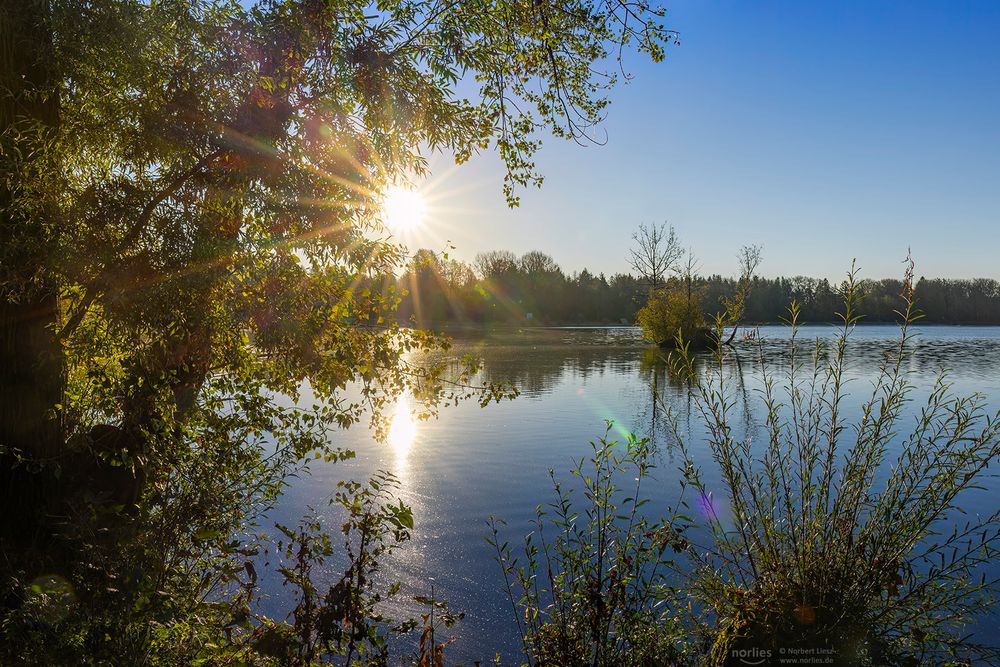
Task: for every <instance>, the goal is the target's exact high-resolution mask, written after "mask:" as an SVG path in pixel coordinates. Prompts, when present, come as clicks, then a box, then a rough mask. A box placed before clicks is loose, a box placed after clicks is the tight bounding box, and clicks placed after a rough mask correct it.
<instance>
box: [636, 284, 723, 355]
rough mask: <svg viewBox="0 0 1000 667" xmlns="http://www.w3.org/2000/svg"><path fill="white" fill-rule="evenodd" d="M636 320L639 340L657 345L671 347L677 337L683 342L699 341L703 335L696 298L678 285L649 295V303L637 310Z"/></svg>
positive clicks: (704, 334)
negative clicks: (639, 333) (640, 335)
mask: <svg viewBox="0 0 1000 667" xmlns="http://www.w3.org/2000/svg"><path fill="white" fill-rule="evenodd" d="M638 321H639V326H640V327H642V337H643V339H645V340H648V341H650V342H653V343H656V344H657V345H671V344H673V342H674V341H675V340H676V339H677V337H678V335H680V336H681V337H682V338H683V339H684V340H686V341H701V340H702V339H704V338H705V337H706V334H707V331H705V318H704V316H703V315H702V312H701V305H700V304H699V302H698V296H697V295H696V294H693V293H691V292H689V291H686V290H685V289H682V288H681V287H678V286H672V287H662V288H660V289H658V290H655V291H654V292H653V293H652V294H650V296H649V302H648V303H647V304H646V305H645V306H643V307H642V309H641V310H639V314H638ZM699 346H700V345H696V347H699Z"/></svg>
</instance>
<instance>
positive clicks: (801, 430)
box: [681, 263, 1000, 665]
mask: <svg viewBox="0 0 1000 667" xmlns="http://www.w3.org/2000/svg"><path fill="white" fill-rule="evenodd" d="M859 297H860V294H859V289H858V283H857V281H856V272H854V271H853V270H852V272H851V273H850V274H849V275H848V280H847V281H846V282H845V283H844V287H843V298H844V312H843V314H842V316H841V319H842V322H841V325H842V327H841V331H840V333H839V335H838V336H837V337H836V339H835V340H834V341H833V343H832V345H831V346H830V348H829V349H826V348H825V346H824V345H823V344H822V343H821V342H819V341H817V342H815V343H814V344H812V345H807V344H804V343H803V342H802V341H801V339H800V330H799V321H798V319H799V318H798V314H799V310H798V308H797V306H795V304H793V305H792V307H791V308H790V319H789V324H790V326H791V340H790V343H789V349H788V357H787V359H788V365H787V369H786V370H785V371H783V373H782V376H781V378H780V379H779V378H778V377H776V376H775V375H774V374H773V373H772V372H771V371H770V370H769V369H768V368H767V364H765V363H764V360H763V354H762V353H763V347H760V350H761V355H762V358H761V365H762V367H763V368H764V382H763V389H762V391H761V394H762V396H761V398H762V401H763V411H762V417H763V420H762V428H761V429H760V433H761V434H762V435H763V436H764V437H762V438H761V440H762V441H761V442H755V441H754V439H753V437H752V433H746V434H738V433H737V429H735V428H734V426H733V424H734V420H733V419H732V417H731V412H732V410H733V408H734V407H735V405H736V400H737V399H736V396H735V393H736V392H734V389H733V387H731V386H730V382H729V381H728V380H727V379H726V375H725V374H724V373H722V372H721V371H722V368H723V365H724V363H725V362H726V358H725V357H726V354H727V351H726V349H725V348H724V347H721V346H720V348H719V349H718V350H717V351H716V352H715V363H714V364H712V366H713V368H712V369H710V370H709V371H708V372H706V373H704V374H703V375H702V376H701V378H700V382H698V383H697V384H696V386H695V388H694V393H695V397H696V401H695V404H696V405H697V409H698V411H699V413H700V416H701V418H702V419H703V421H704V424H705V426H706V427H707V432H708V438H707V443H706V444H707V447H708V449H709V451H710V452H711V455H712V458H713V459H714V462H715V464H716V465H717V466H718V470H719V473H720V475H721V486H722V488H721V489H709V488H708V487H707V485H706V483H705V481H704V480H705V477H704V476H703V473H702V471H701V470H700V469H699V468H698V467H697V466H696V465H695V463H694V461H693V460H692V458H691V455H690V452H688V454H687V459H688V465H687V473H686V478H687V482H688V483H689V484H691V485H692V486H693V487H694V488H695V489H696V490H697V492H698V493H699V495H700V497H701V498H702V499H703V504H704V505H705V507H703V509H704V510H705V511H704V519H705V526H704V527H705V528H706V529H707V530H708V531H709V532H710V533H711V540H710V544H708V545H707V546H705V547H704V548H700V549H699V548H693V549H691V550H689V555H690V556H691V558H692V561H693V569H692V572H691V573H690V582H691V583H690V585H689V592H690V594H691V595H692V596H693V597H694V598H695V599H696V600H698V601H699V602H700V603H701V605H703V608H704V609H705V611H706V618H707V619H709V622H710V623H711V624H712V626H713V627H712V632H713V635H714V641H713V643H712V647H711V650H710V656H709V659H710V660H709V662H710V663H711V664H726V663H727V662H729V663H732V662H733V661H734V658H737V657H747V658H748V659H752V660H756V659H762V660H763V659H769V658H770V659H777V658H778V657H779V656H781V655H793V656H807V655H808V656H815V657H817V658H820V659H822V660H827V659H829V661H830V662H832V663H834V664H875V665H910V664H944V663H948V662H951V663H952V664H965V663H966V662H967V661H969V660H972V659H992V660H995V659H996V658H997V654H996V651H995V650H992V649H989V648H987V647H984V646H979V645H977V644H976V642H975V641H973V639H972V638H970V637H969V636H967V635H966V634H965V633H967V631H968V630H967V629H968V627H969V623H970V621H971V620H972V619H974V618H975V617H976V616H977V615H978V614H980V613H982V612H984V611H987V610H988V609H989V607H990V605H991V604H992V600H993V595H992V593H993V591H994V590H995V589H996V584H997V583H998V581H997V579H995V578H992V577H987V576H986V575H985V574H983V573H984V572H985V570H986V568H985V567H984V566H986V565H987V564H990V563H991V562H992V563H994V564H995V558H996V556H997V552H998V546H1000V532H998V527H1000V523H998V515H997V514H996V513H993V514H990V515H988V516H967V515H965V513H964V512H963V511H962V508H961V506H960V501H959V498H960V497H965V496H966V495H967V494H968V492H969V491H972V490H973V489H975V488H976V487H977V486H978V483H979V482H980V481H981V479H982V478H983V476H984V474H986V473H987V469H988V467H989V466H990V465H991V464H993V463H995V462H996V461H997V457H998V455H1000V419H998V416H997V415H990V414H988V413H987V412H986V411H985V405H984V403H985V399H984V397H983V396H979V395H975V396H971V397H957V396H955V395H954V394H953V392H952V386H951V384H950V383H949V382H948V379H947V376H946V375H944V374H942V375H941V376H940V377H938V379H937V382H936V383H935V384H934V386H933V388H932V389H931V391H930V393H929V396H928V397H927V399H926V400H925V401H924V402H923V403H922V404H920V405H919V406H917V405H913V401H914V399H913V389H914V386H913V382H912V379H911V373H910V371H909V365H908V363H909V360H910V358H911V353H912V351H913V346H914V340H913V336H914V334H913V330H912V325H913V323H914V322H915V321H917V320H918V318H919V313H918V311H917V310H916V306H915V304H914V301H913V271H912V263H910V264H908V268H907V271H906V276H905V281H904V289H903V293H902V295H901V304H902V305H901V308H900V310H899V311H898V314H899V321H900V332H899V338H898V340H897V342H896V344H895V345H894V346H893V348H892V350H891V351H889V352H888V353H887V354H886V355H885V357H884V359H883V360H882V362H881V365H880V367H879V368H878V372H877V379H876V380H875V381H874V382H873V384H872V387H871V389H870V393H867V392H866V393H865V396H866V398H865V400H864V401H863V403H862V405H861V408H860V413H859V416H858V417H857V419H856V420H848V415H847V410H846V406H845V401H846V400H847V397H848V388H849V387H848V385H849V384H850V382H849V380H848V378H847V370H848V362H849V357H850V350H851V347H850V339H851V336H852V333H853V331H854V328H855V325H856V324H857V323H858V321H859V314H858V313H857V302H858V299H859ZM681 358H682V360H683V361H682V363H685V364H688V365H689V366H690V365H691V364H692V359H691V357H690V355H687V354H686V353H682V354H681ZM911 408H913V409H911ZM914 412H915V413H916V416H915V417H913V413H914ZM852 413H853V410H852ZM907 415H910V416H907ZM724 503H725V504H728V508H724V507H722V505H723V504H724ZM724 510H728V511H724Z"/></svg>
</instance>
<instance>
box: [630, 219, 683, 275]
mask: <svg viewBox="0 0 1000 667" xmlns="http://www.w3.org/2000/svg"><path fill="white" fill-rule="evenodd" d="M632 240H633V241H634V242H635V245H634V246H633V247H632V249H631V250H630V251H629V263H630V264H631V265H632V268H633V269H634V270H635V272H636V273H638V274H639V276H640V277H641V278H642V279H643V280H645V281H646V282H647V283H649V289H650V292H652V291H654V290H656V288H658V287H659V286H660V285H662V284H663V283H665V282H666V275H667V274H668V273H670V272H672V271H676V270H677V269H678V266H677V264H678V262H679V261H680V258H681V257H682V256H683V255H684V249H683V248H682V247H681V242H680V239H678V238H677V232H676V231H675V230H674V227H673V225H671V226H670V227H667V223H665V222H664V223H662V224H660V225H659V226H657V225H647V224H645V223H642V224H640V225H639V229H638V230H637V231H636V232H635V233H634V234H632Z"/></svg>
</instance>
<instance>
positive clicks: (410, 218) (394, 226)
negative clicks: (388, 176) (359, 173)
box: [382, 185, 427, 232]
mask: <svg viewBox="0 0 1000 667" xmlns="http://www.w3.org/2000/svg"><path fill="white" fill-rule="evenodd" d="M426 214H427V204H426V202H424V197H423V195H421V194H420V193H419V192H417V191H416V190H414V189H413V188H410V187H407V186H405V185H393V186H390V187H389V188H388V189H387V190H386V191H385V195H384V196H383V198H382V222H383V223H384V224H385V226H386V227H388V228H389V229H391V230H392V231H394V232H408V231H412V230H414V229H416V228H418V227H419V226H420V225H422V224H423V222H424V216H425V215H426Z"/></svg>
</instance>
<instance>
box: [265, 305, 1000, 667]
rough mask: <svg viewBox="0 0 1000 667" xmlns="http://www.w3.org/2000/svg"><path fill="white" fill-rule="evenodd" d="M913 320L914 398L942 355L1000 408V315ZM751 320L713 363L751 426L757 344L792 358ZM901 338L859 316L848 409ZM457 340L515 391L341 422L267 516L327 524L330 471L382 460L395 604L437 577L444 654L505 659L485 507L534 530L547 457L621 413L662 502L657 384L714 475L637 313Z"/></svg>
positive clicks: (664, 469) (665, 464) (508, 633)
mask: <svg viewBox="0 0 1000 667" xmlns="http://www.w3.org/2000/svg"><path fill="white" fill-rule="evenodd" d="M915 331H916V333H917V335H916V337H915V339H914V340H913V342H912V345H913V354H912V356H911V357H910V359H909V361H908V369H909V371H910V372H911V380H912V382H913V383H914V384H915V390H914V393H913V396H912V397H913V399H914V400H913V402H912V403H910V406H909V408H908V410H910V412H911V413H912V412H913V411H914V410H915V409H916V407H914V406H917V405H919V403H920V401H921V400H922V399H923V398H925V397H926V395H927V393H928V392H929V390H930V388H931V387H932V386H933V383H934V381H935V379H936V378H937V376H938V374H939V373H940V372H941V371H942V370H944V369H948V371H949V377H950V380H951V381H952V382H953V383H954V385H955V390H956V391H957V392H958V393H960V394H970V393H974V392H979V393H982V394H983V395H985V396H986V397H987V401H988V403H989V405H990V407H991V409H993V410H995V409H997V408H1000V327H947V326H925V327H919V328H916V329H915ZM837 332H838V329H836V328H835V327H806V328H803V329H802V330H801V331H800V334H799V336H800V338H801V339H802V341H803V345H804V346H805V347H809V346H810V345H811V344H812V341H813V340H815V339H817V338H818V339H821V340H825V341H832V340H833V338H834V337H835V336H836V334H837ZM758 333H759V336H760V338H761V340H762V341H763V342H762V344H761V345H758V344H756V343H753V342H740V343H738V344H737V346H736V352H737V353H736V354H735V355H732V356H731V357H730V358H729V360H728V361H727V366H726V368H725V369H724V373H725V377H726V378H727V381H729V382H732V383H733V385H734V386H735V387H738V388H739V389H742V390H743V393H742V394H740V395H741V396H742V398H741V400H740V401H739V402H738V403H739V405H738V406H737V407H738V409H737V410H736V411H735V413H734V415H735V417H736V418H737V419H736V420H737V421H740V422H743V423H742V424H740V425H739V427H740V428H742V429H750V430H751V431H752V429H753V428H754V427H755V425H756V424H757V423H758V422H759V420H760V419H761V418H762V417H763V411H762V409H761V405H762V404H761V398H760V396H759V390H760V388H761V386H762V373H761V368H762V367H761V359H763V363H764V364H766V366H767V368H768V369H769V372H771V373H779V374H780V372H781V370H782V369H784V368H785V367H786V365H787V361H788V353H787V350H788V336H789V329H788V328H787V327H778V326H769V327H761V328H760V329H759V330H758ZM898 338H899V332H898V330H897V329H896V327H893V326H888V325H886V326H882V325H871V326H859V327H857V328H856V330H855V331H854V332H853V334H852V337H851V343H850V348H849V354H848V357H849V359H850V364H849V367H848V373H847V375H848V377H849V378H850V383H849V388H850V392H851V397H850V398H849V399H848V401H847V406H848V411H849V412H850V416H851V417H853V416H855V415H856V414H857V410H858V406H859V405H860V403H861V402H862V401H863V400H864V399H866V398H867V397H868V396H869V395H870V393H871V383H872V381H874V380H875V378H876V374H877V369H878V367H879V364H880V362H881V360H882V359H883V358H884V356H885V354H886V352H887V351H889V350H891V349H892V347H893V346H894V345H897V344H898ZM467 352H474V353H475V354H477V355H479V356H480V357H481V359H482V361H483V364H484V367H483V372H482V378H481V379H483V380H488V381H491V382H499V381H502V382H513V383H515V384H516V385H517V386H518V387H519V388H520V390H521V396H520V397H519V398H517V399H516V400H514V401H508V402H504V403H501V404H499V405H491V406H489V407H487V408H485V409H482V408H480V407H479V406H478V405H477V404H476V403H475V402H467V403H464V404H461V405H459V406H458V407H452V408H447V409H444V410H443V411H442V412H441V414H440V417H439V418H438V419H436V420H431V421H428V422H417V423H413V424H407V425H406V426H405V427H397V433H396V434H395V435H394V437H393V438H390V441H391V442H390V444H378V443H376V442H374V440H373V439H372V438H371V436H370V434H369V433H368V432H367V431H366V430H365V429H363V428H356V429H351V430H349V431H344V432H342V433H341V434H340V436H339V438H338V442H337V443H336V444H337V445H338V446H341V447H346V448H350V449H353V450H355V451H356V452H357V458H356V459H355V460H352V461H348V462H345V463H338V464H327V465H314V466H313V467H312V471H311V474H310V475H309V476H305V477H302V478H301V479H298V480H296V481H294V482H293V484H292V485H291V487H290V488H289V489H288V491H287V493H286V494H285V496H284V497H283V498H282V500H281V502H280V505H279V506H278V508H277V509H276V511H275V512H274V513H273V517H272V519H273V520H277V521H281V522H283V523H286V524H294V523H295V522H296V521H297V520H298V518H299V517H300V516H302V515H303V513H305V512H306V511H307V510H306V508H307V507H313V508H315V509H316V511H317V512H318V513H319V514H320V515H321V516H324V518H326V519H327V520H328V521H329V522H330V524H331V525H332V526H337V525H339V521H337V519H336V514H335V512H334V511H332V510H331V509H330V508H329V507H328V505H327V500H328V499H329V497H330V496H331V494H332V493H333V492H334V488H335V485H336V483H337V482H338V481H339V480H342V479H348V478H353V479H365V478H367V476H368V475H370V474H371V473H372V472H373V471H375V470H378V469H387V470H390V471H392V472H393V473H394V474H395V475H397V476H398V477H399V479H400V480H401V484H402V488H401V493H400V495H401V496H402V498H403V500H404V501H405V502H406V503H408V504H409V505H411V506H412V508H413V511H414V515H415V520H416V529H415V531H414V533H413V539H412V541H410V542H408V543H406V544H405V545H404V546H403V547H401V548H400V550H399V551H398V552H397V554H396V555H395V556H394V558H393V559H392V560H391V561H390V562H389V563H387V564H386V572H385V576H387V577H391V578H393V579H398V580H400V581H402V582H403V583H404V588H403V592H402V601H401V602H400V603H399V605H397V607H396V608H395V609H394V611H396V612H399V613H403V612H407V611H409V612H411V613H412V612H414V611H415V609H416V608H415V607H414V606H412V605H407V604H406V602H405V598H406V596H407V595H412V594H428V593H429V592H430V590H431V587H432V586H433V588H434V592H435V594H436V595H437V596H438V597H441V598H443V599H446V600H447V601H448V603H449V605H450V607H451V609H452V610H455V611H464V612H465V614H466V617H465V619H464V620H463V621H462V622H461V623H460V624H459V625H458V626H457V627H456V628H455V630H454V634H456V635H457V636H458V640H457V641H456V643H455V644H453V645H452V646H451V647H449V652H448V653H447V656H448V659H449V662H454V661H459V662H462V663H463V664H471V663H472V662H473V661H474V660H483V661H484V662H485V661H487V660H489V659H490V658H491V657H492V655H493V654H494V653H495V652H497V651H499V652H500V653H501V654H502V656H503V657H504V659H505V662H508V661H509V662H514V661H516V660H517V650H518V639H517V634H516V624H515V620H514V617H513V612H512V611H511V609H510V607H509V603H508V602H507V600H506V597H505V593H504V592H503V590H502V579H501V573H500V570H499V567H498V566H497V565H496V563H495V562H494V560H493V557H494V553H493V551H492V548H491V547H490V546H489V545H488V544H487V543H486V542H485V540H484V535H485V534H486V520H487V519H488V517H490V516H491V515H495V516H498V517H502V518H504V519H505V520H506V521H507V523H508V526H507V532H506V536H507V537H508V538H509V539H510V541H511V543H512V544H516V543H518V542H519V540H520V537H521V536H523V535H524V533H526V532H527V531H529V530H530V520H531V519H532V517H533V516H534V510H535V507H536V506H537V505H538V504H539V503H546V502H549V501H550V500H551V499H552V497H553V495H552V488H551V482H550V480H549V476H548V471H549V470H550V469H551V470H555V471H556V474H557V476H558V477H560V478H562V479H566V478H568V474H567V472H566V471H568V469H569V467H570V466H571V463H572V460H573V459H576V458H579V457H581V456H584V455H586V454H587V453H588V451H589V446H588V442H589V441H591V440H594V439H595V438H597V437H598V436H601V435H603V433H604V432H605V428H606V427H605V422H606V420H613V421H614V422H615V423H616V425H617V427H616V429H615V430H614V431H613V432H612V435H613V436H614V437H618V436H619V435H620V433H621V429H627V430H628V431H631V432H634V433H636V434H639V435H641V436H652V437H653V439H654V440H655V441H656V442H657V444H658V445H659V447H660V458H659V465H658V467H657V470H656V472H655V480H654V481H652V482H651V483H648V484H647V485H646V487H645V488H646V493H647V495H648V497H650V498H651V499H652V502H651V503H650V505H649V507H648V509H650V511H653V512H656V511H658V510H659V511H662V510H665V509H666V507H667V506H668V505H669V504H671V503H672V502H674V501H675V500H676V496H677V489H678V484H677V479H678V472H677V466H678V464H679V458H678V455H677V451H676V446H675V443H674V442H673V438H672V437H671V436H670V435H669V433H668V429H667V428H666V425H665V424H664V422H663V419H662V416H663V415H662V410H654V408H653V401H652V396H653V392H654V391H655V392H658V393H660V395H661V396H662V397H663V400H664V402H665V403H666V404H667V405H669V406H670V408H671V409H672V410H674V411H675V413H676V414H677V415H678V417H679V420H680V423H681V426H682V431H683V432H684V433H685V434H686V435H685V439H686V440H687V444H688V447H689V449H690V451H691V452H692V454H693V456H694V458H695V459H696V461H698V463H699V464H700V465H701V466H702V467H703V469H704V471H705V479H706V481H707V482H708V484H709V485H712V484H715V483H716V482H717V479H718V476H717V474H716V472H715V470H714V466H713V464H712V461H711V458H710V455H709V454H708V452H707V450H706V446H705V445H704V431H703V429H702V427H701V424H700V422H699V420H698V419H697V417H696V415H694V414H693V413H692V410H691V402H690V400H689V398H688V395H687V392H686V389H685V387H684V385H683V383H681V382H678V381H676V380H672V379H671V376H670V374H669V373H668V372H666V369H665V368H664V366H663V364H662V363H657V361H656V358H657V356H658V355H657V354H656V350H655V349H650V347H649V346H648V345H646V344H645V343H643V342H642V341H641V340H640V339H639V332H638V330H637V329H635V328H631V327H625V328H621V327H619V328H563V329H531V330H525V331H521V332H516V333H510V334H503V335H493V336H487V337H469V336H468V335H467V336H466V337H465V338H463V339H460V340H457V341H456V343H455V346H454V348H453V350H452V351H451V353H450V354H452V355H454V356H455V357H456V358H460V357H461V356H462V355H463V354H465V353H467ZM704 366H705V364H704V363H703V364H702V367H704ZM986 486H987V488H986V490H985V491H982V492H976V493H974V494H972V495H970V496H969V497H968V498H966V499H965V501H964V502H965V507H966V508H967V509H968V510H970V511H973V512H992V511H994V510H995V509H996V508H997V500H996V499H997V495H996V494H997V492H998V491H1000V484H998V483H997V480H996V479H995V478H990V479H988V480H986ZM331 576H332V575H331ZM269 580H270V581H272V582H273V578H270V579H269ZM268 592H269V593H270V594H271V595H272V600H271V603H270V604H269V605H268V606H269V607H271V608H272V610H275V611H276V610H277V609H278V608H280V607H282V605H285V606H284V608H285V609H288V608H289V607H288V606H287V602H288V601H287V599H285V596H287V592H285V591H283V590H281V589H280V588H275V587H272V590H270V591H268ZM990 623H991V625H992V626H996V623H993V622H992V621H990ZM993 629H994V630H995V629H996V628H995V627H993Z"/></svg>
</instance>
